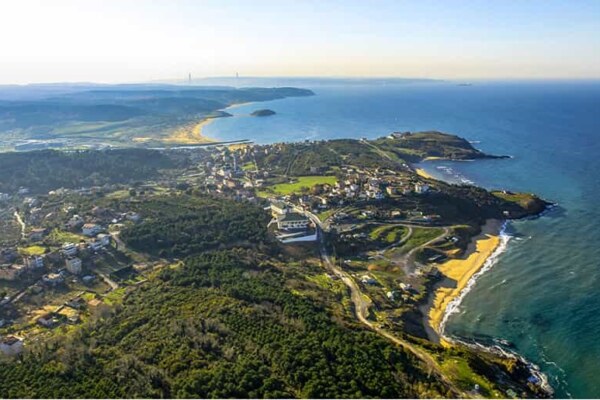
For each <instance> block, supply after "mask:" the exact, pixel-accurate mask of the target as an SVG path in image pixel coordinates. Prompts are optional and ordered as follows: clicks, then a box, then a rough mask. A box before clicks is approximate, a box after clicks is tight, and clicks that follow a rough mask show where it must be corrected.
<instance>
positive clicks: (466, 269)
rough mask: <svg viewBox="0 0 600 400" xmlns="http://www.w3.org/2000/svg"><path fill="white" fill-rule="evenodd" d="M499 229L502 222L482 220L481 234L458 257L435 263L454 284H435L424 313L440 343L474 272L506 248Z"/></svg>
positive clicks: (505, 239)
mask: <svg viewBox="0 0 600 400" xmlns="http://www.w3.org/2000/svg"><path fill="white" fill-rule="evenodd" d="M503 228H504V221H501V220H488V221H486V223H485V225H484V226H483V227H482V228H481V233H480V234H479V235H477V236H475V237H474V238H472V239H471V242H470V243H469V245H468V247H467V249H466V251H465V253H464V255H463V256H462V257H460V258H456V259H451V260H448V261H446V262H444V263H442V264H440V265H439V266H438V270H439V271H440V272H441V273H442V274H443V275H444V276H445V277H446V281H449V282H454V284H455V286H454V287H448V286H443V285H442V286H440V287H438V288H437V289H436V290H435V291H434V293H433V301H432V304H431V307H429V310H428V312H427V323H428V325H429V326H430V327H431V328H432V329H433V331H434V332H435V333H436V334H437V335H438V336H439V338H440V341H441V342H442V343H444V342H446V341H447V338H446V337H445V335H444V328H445V325H446V322H447V320H448V317H449V316H450V315H451V314H453V313H454V312H456V311H457V308H458V306H459V305H460V303H461V302H462V299H463V298H464V296H465V295H466V294H467V293H468V292H469V291H470V288H471V287H472V286H473V285H474V283H475V280H476V278H477V277H478V275H480V274H482V273H484V272H485V271H487V269H489V267H491V266H492V265H493V264H494V263H495V261H496V259H497V257H493V256H494V255H499V253H501V252H502V251H503V250H504V248H505V247H506V242H508V237H506V236H503V235H502V232H503ZM498 250H500V251H499V252H498ZM485 267H488V268H485Z"/></svg>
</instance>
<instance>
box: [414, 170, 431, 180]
mask: <svg viewBox="0 0 600 400" xmlns="http://www.w3.org/2000/svg"><path fill="white" fill-rule="evenodd" d="M415 172H416V173H417V175H419V176H420V177H421V178H425V179H435V178H434V177H433V175H431V174H429V173H428V172H427V171H425V170H424V169H423V168H415Z"/></svg>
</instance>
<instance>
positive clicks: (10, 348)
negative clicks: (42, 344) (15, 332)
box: [0, 336, 23, 356]
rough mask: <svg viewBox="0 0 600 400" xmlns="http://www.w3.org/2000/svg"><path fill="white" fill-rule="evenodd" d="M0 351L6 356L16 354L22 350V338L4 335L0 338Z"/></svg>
mask: <svg viewBox="0 0 600 400" xmlns="http://www.w3.org/2000/svg"><path fill="white" fill-rule="evenodd" d="M0 351H1V352H2V353H3V354H5V355H7V356H16V355H18V354H19V353H21V352H22V351H23V340H22V339H20V338H18V337H16V336H5V337H3V338H2V339H1V340H0Z"/></svg>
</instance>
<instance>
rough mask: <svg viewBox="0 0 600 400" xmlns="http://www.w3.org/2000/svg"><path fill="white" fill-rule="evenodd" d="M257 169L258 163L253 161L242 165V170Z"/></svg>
mask: <svg viewBox="0 0 600 400" xmlns="http://www.w3.org/2000/svg"><path fill="white" fill-rule="evenodd" d="M256 169H257V168H256V164H254V162H252V161H251V162H247V163H246V164H244V165H242V170H244V171H256Z"/></svg>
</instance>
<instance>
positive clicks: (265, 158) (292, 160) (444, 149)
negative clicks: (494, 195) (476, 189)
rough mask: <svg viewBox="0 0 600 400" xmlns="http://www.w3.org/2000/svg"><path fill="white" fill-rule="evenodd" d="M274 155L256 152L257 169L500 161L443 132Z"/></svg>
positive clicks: (302, 171)
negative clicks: (430, 159) (435, 160)
mask: <svg viewBox="0 0 600 400" xmlns="http://www.w3.org/2000/svg"><path fill="white" fill-rule="evenodd" d="M277 149H278V151H277V152H269V153H268V154H266V153H264V152H263V153H261V152H257V155H256V157H257V162H258V163H259V166H261V167H264V168H268V169H271V170H272V171H273V172H274V173H276V174H286V175H290V176H301V175H311V174H314V172H315V170H319V171H332V168H333V167H338V166H340V165H348V166H354V167H359V168H377V167H379V168H391V169H397V168H401V167H402V166H403V164H406V163H409V162H411V163H412V162H419V161H422V160H424V159H426V158H428V157H434V158H445V159H452V160H468V159H479V158H503V156H492V155H488V154H485V153H483V152H481V151H480V150H477V149H475V148H474V147H473V146H472V145H471V143H469V142H468V141H467V140H465V139H463V138H460V137H458V136H455V135H449V134H446V133H442V132H416V133H404V134H392V135H390V136H386V137H383V138H379V139H375V140H356V139H336V140H327V141H320V142H312V143H310V142H309V143H307V142H298V143H281V144H278V145H277Z"/></svg>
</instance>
